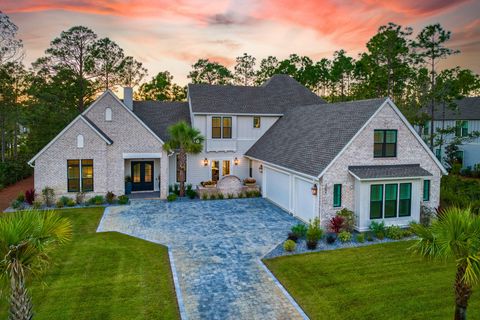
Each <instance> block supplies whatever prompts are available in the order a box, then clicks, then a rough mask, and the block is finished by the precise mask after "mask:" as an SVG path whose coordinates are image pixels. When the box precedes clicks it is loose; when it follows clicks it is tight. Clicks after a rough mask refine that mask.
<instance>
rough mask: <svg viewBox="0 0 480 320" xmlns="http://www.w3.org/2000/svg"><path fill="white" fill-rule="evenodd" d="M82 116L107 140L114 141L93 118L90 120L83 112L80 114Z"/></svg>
mask: <svg viewBox="0 0 480 320" xmlns="http://www.w3.org/2000/svg"><path fill="white" fill-rule="evenodd" d="M80 116H81V117H82V118H83V119H85V120H86V121H87V122H88V123H89V124H90V125H91V126H92V127H93V128H94V129H95V130H97V131H98V133H99V134H100V135H101V136H102V137H104V138H105V139H106V140H107V141H109V143H110V144H112V143H113V140H112V139H110V137H109V136H107V134H106V133H105V132H103V131H102V130H101V129H100V128H99V127H97V125H96V124H95V123H93V121H92V120H90V119H89V118H87V116H85V115H83V114H82V115H80Z"/></svg>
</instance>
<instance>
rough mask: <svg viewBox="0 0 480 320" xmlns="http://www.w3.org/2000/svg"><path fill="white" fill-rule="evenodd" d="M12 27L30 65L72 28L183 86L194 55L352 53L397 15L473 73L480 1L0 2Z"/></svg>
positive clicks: (479, 60) (225, 59)
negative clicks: (445, 38) (443, 41)
mask: <svg viewBox="0 0 480 320" xmlns="http://www.w3.org/2000/svg"><path fill="white" fill-rule="evenodd" d="M0 10H2V11H4V12H5V13H6V14H8V15H9V16H10V18H11V19H12V21H13V22H14V23H15V24H16V25H17V26H18V27H19V29H20V30H19V37H20V38H21V39H23V41H24V44H25V48H26V59H25V63H26V64H27V65H29V64H30V63H31V62H32V61H34V60H35V59H36V58H38V57H40V56H42V55H43V53H44V51H45V49H46V48H47V47H48V45H49V42H50V41H51V40H52V39H53V38H55V37H57V36H58V35H59V34H60V32H61V31H62V30H67V29H68V28H70V27H72V26H74V25H84V26H88V27H90V28H91V29H93V30H94V31H95V32H96V33H97V34H98V35H99V37H110V38H111V39H113V40H114V41H116V42H117V43H118V44H119V45H120V46H121V47H122V48H124V49H125V51H126V54H128V55H132V56H134V57H135V58H136V59H137V60H140V61H142V62H143V63H144V64H145V66H146V67H147V68H148V70H149V75H150V76H153V75H154V74H156V73H157V72H159V71H163V70H169V71H170V72H171V73H172V74H173V75H174V81H176V82H178V83H181V84H185V83H186V82H187V77H186V76H187V74H188V72H189V70H190V66H191V65H192V64H193V63H194V62H195V61H196V60H197V59H198V58H204V57H207V58H210V59H212V60H215V61H218V62H220V63H223V64H225V65H227V66H232V64H233V63H234V59H235V57H236V56H238V55H241V54H242V53H243V52H247V53H249V54H252V55H254V56H255V57H257V59H258V60H260V59H261V58H264V57H266V56H268V55H275V56H277V57H278V58H285V57H287V56H288V55H289V54H290V53H297V54H300V55H307V56H310V57H311V58H312V59H314V60H317V59H320V58H322V57H327V58H331V57H332V53H333V51H335V50H338V49H342V48H343V49H345V50H347V52H348V53H349V55H351V56H353V57H356V56H357V54H358V53H359V52H361V51H363V50H365V43H366V41H368V39H369V38H370V37H371V36H372V35H374V34H375V32H376V30H377V28H378V26H380V25H382V24H386V23H388V22H390V21H391V22H395V23H397V24H402V25H404V26H411V27H413V28H414V32H415V33H416V32H418V31H419V30H420V29H421V28H422V27H424V26H425V25H427V24H430V23H436V22H440V23H441V24H442V25H443V26H444V27H445V28H446V29H448V30H451V31H452V33H453V37H452V40H451V41H450V46H451V47H452V48H456V49H460V50H461V52H462V53H461V54H459V55H457V56H455V57H452V58H450V59H449V60H448V61H443V62H442V63H441V64H440V67H441V68H442V67H443V68H444V67H451V66H455V65H460V66H462V67H466V68H471V69H473V70H474V71H475V72H477V73H480V15H479V13H480V0H455V1H452V0H436V1H435V0H403V1H386V0H384V1H377V0H358V1H353V0H316V1H313V0H307V1H301V0H257V1H254V0H208V1H201V0H179V1H167V0H114V1H104V0H80V1H69V0H2V1H1V4H0Z"/></svg>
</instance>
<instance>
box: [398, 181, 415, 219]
mask: <svg viewBox="0 0 480 320" xmlns="http://www.w3.org/2000/svg"><path fill="white" fill-rule="evenodd" d="M411 211H412V184H411V183H400V203H399V204H398V216H399V217H408V216H410V214H411Z"/></svg>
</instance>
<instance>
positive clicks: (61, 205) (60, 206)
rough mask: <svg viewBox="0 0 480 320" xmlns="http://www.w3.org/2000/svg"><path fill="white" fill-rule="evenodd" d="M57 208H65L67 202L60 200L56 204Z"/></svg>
mask: <svg viewBox="0 0 480 320" xmlns="http://www.w3.org/2000/svg"><path fill="white" fill-rule="evenodd" d="M55 206H56V207H57V208H63V207H65V204H64V203H63V201H62V200H58V201H57V203H56V204H55Z"/></svg>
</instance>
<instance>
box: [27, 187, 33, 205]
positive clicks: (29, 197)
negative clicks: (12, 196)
mask: <svg viewBox="0 0 480 320" xmlns="http://www.w3.org/2000/svg"><path fill="white" fill-rule="evenodd" d="M25 201H26V202H27V203H28V204H29V205H32V204H33V201H35V189H28V190H27V191H25Z"/></svg>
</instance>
